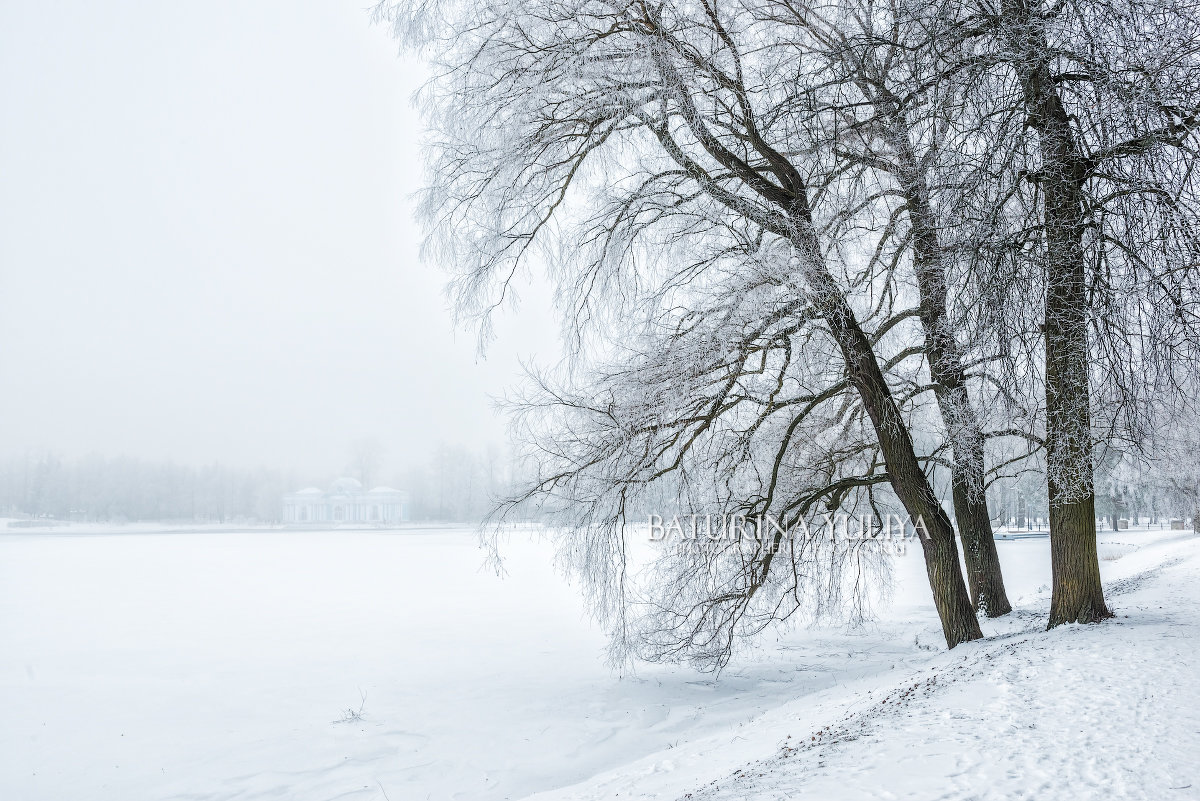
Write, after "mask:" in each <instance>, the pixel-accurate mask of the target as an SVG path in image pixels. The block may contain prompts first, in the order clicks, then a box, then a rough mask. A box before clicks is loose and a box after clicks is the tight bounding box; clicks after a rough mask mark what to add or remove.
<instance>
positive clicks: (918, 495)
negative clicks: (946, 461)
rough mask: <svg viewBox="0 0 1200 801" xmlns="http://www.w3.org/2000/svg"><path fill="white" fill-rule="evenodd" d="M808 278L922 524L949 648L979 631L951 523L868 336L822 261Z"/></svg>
mask: <svg viewBox="0 0 1200 801" xmlns="http://www.w3.org/2000/svg"><path fill="white" fill-rule="evenodd" d="M805 244H806V246H807V249H808V250H809V252H810V253H816V252H818V251H817V250H816V243H815V241H813V242H808V243H805ZM808 279H809V282H810V284H811V285H812V286H813V289H814V290H815V293H816V296H817V298H818V299H819V302H820V304H821V306H822V312H823V314H824V317H825V320H826V321H827V322H828V324H829V327H830V330H831V331H832V333H833V337H834V339H835V340H836V341H837V343H838V346H839V348H840V349H841V352H842V355H843V357H844V359H845V362H846V372H847V375H848V376H849V379H850V383H851V385H852V386H853V387H854V388H855V390H857V392H858V394H859V396H860V397H861V398H862V402H863V406H864V408H865V409H866V410H867V414H868V415H869V416H870V418H871V423H872V425H873V427H874V429H875V435H876V437H877V438H878V440H879V449H880V452H881V453H882V455H883V460H884V464H885V465H886V466H887V471H888V475H889V476H890V478H891V484H892V487H893V489H894V490H895V492H896V495H897V497H899V498H900V502H901V503H902V504H904V509H905V511H907V512H908V515H909V517H910V518H911V519H912V521H913V523H914V525H919V526H920V528H922V529H924V531H923V532H922V531H919V534H922V535H923V536H921V547H922V550H923V551H924V555H925V572H926V574H927V575H928V578H929V587H930V589H931V590H932V591H933V601H934V605H935V606H936V607H937V611H938V616H939V617H940V618H941V621H942V633H943V634H944V635H945V637H946V645H947V646H948V647H950V648H953V647H954V646H956V645H958V644H959V643H963V642H967V641H968V640H975V639H979V638H980V637H982V636H983V633H982V632H981V631H980V629H979V619H978V618H977V617H976V616H975V608H974V607H973V606H972V604H971V598H970V596H969V595H968V594H967V587H966V583H965V582H964V581H963V575H962V569H961V567H960V566H959V562H958V544H957V542H956V540H955V537H954V527H953V526H952V525H951V523H950V518H949V516H947V514H946V511H945V510H944V509H942V505H941V503H939V502H938V499H937V496H936V494H935V493H934V491H933V487H932V486H931V485H930V483H929V479H928V477H927V476H926V475H925V471H924V470H923V469H922V467H921V463H920V461H919V460H918V459H917V455H916V449H915V448H914V446H913V441H912V436H911V435H910V434H909V431H908V426H907V425H906V424H905V422H904V419H903V416H902V415H901V414H900V409H899V407H897V406H896V401H895V399H894V398H893V397H892V392H891V389H890V388H889V387H888V385H887V381H886V380H885V378H884V376H883V371H882V370H881V369H880V367H879V362H878V360H877V359H876V358H875V352H874V350H873V349H872V348H871V342H870V340H869V339H868V338H867V335H866V334H865V333H864V332H863V330H862V327H861V326H860V325H859V323H858V319H857V318H856V317H855V316H854V312H853V310H851V308H850V306H849V304H848V303H847V302H846V298H845V296H844V295H843V294H842V293H841V291H840V290H839V289H838V287H837V286H836V285H835V283H834V280H833V277H832V275H830V273H829V272H828V271H827V270H825V269H824V268H823V267H822V268H815V269H813V270H811V271H810V275H809V276H808Z"/></svg>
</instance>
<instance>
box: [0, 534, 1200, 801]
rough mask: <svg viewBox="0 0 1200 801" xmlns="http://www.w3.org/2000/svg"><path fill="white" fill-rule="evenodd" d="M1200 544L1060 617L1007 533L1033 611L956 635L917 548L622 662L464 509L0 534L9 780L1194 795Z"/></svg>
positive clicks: (156, 787)
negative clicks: (743, 647)
mask: <svg viewBox="0 0 1200 801" xmlns="http://www.w3.org/2000/svg"><path fill="white" fill-rule="evenodd" d="M1197 547H1198V541H1197V540H1196V539H1195V538H1193V537H1192V535H1191V534H1190V533H1188V534H1186V535H1184V536H1179V535H1178V533H1173V532H1169V531H1166V532H1164V531H1158V530H1155V531H1130V532H1121V533H1120V534H1111V533H1110V534H1105V535H1104V538H1103V542H1102V545H1101V558H1102V560H1103V561H1102V563H1101V565H1102V571H1103V572H1104V575H1105V578H1106V581H1107V582H1108V585H1109V596H1110V599H1111V601H1112V603H1113V605H1114V606H1115V608H1116V610H1117V612H1118V615H1119V617H1118V618H1117V619H1116V620H1114V621H1112V622H1111V623H1106V624H1104V625H1101V626H1096V627H1085V628H1082V627H1074V628H1066V629H1059V630H1056V631H1053V632H1043V631H1041V627H1042V625H1043V624H1044V619H1045V618H1044V616H1045V613H1046V609H1047V606H1048V596H1047V591H1048V587H1047V585H1048V583H1049V578H1050V575H1049V558H1048V557H1049V553H1048V551H1049V549H1048V543H1047V541H1046V540H1045V539H1040V540H1039V539H1029V540H1013V541H1005V542H1002V543H1000V545H999V549H1000V555H1001V559H1002V561H1003V564H1004V569H1005V577H1006V581H1007V584H1008V587H1009V592H1010V597H1012V598H1013V599H1014V601H1015V602H1016V603H1017V604H1018V606H1019V609H1020V611H1019V612H1018V613H1016V614H1014V615H1011V616H1008V617H1006V618H1004V619H1002V620H1000V621H987V622H986V623H985V630H986V631H987V633H988V634H989V637H990V639H988V640H986V641H984V642H980V643H974V644H970V645H967V646H963V647H960V648H956V649H955V650H954V651H952V652H946V651H945V650H944V645H943V643H942V640H941V635H940V631H939V627H938V623H937V618H936V615H935V614H934V610H933V608H932V604H931V603H930V600H929V591H928V587H927V586H926V585H925V578H924V568H923V566H922V564H921V559H920V555H919V553H913V554H910V555H909V556H907V557H905V558H903V559H900V560H898V561H897V564H896V573H897V583H898V589H897V592H896V595H895V597H894V599H893V602H892V603H891V605H890V606H889V607H888V608H886V609H882V610H881V617H880V619H879V621H878V622H876V623H874V624H872V625H870V626H866V627H863V628H861V629H857V630H850V631H844V630H839V629H804V628H800V629H796V630H793V631H790V632H780V633H778V634H777V635H773V636H770V637H768V638H766V639H765V641H764V642H763V643H762V645H761V647H760V648H759V649H758V650H757V651H755V652H752V653H747V654H743V655H741V656H739V657H738V659H737V660H735V662H734V663H733V664H732V665H731V666H730V668H729V669H728V670H727V671H726V672H725V673H724V674H722V676H720V677H719V678H714V677H712V676H710V675H707V674H700V673H696V672H695V671H693V670H689V669H686V668H683V667H679V666H669V665H659V666H643V667H640V668H639V669H638V671H637V672H636V674H633V675H626V676H623V677H622V676H619V675H616V674H614V673H612V672H611V671H610V670H609V669H608V668H607V667H606V666H605V664H604V662H603V654H602V647H603V637H602V636H601V635H600V633H599V632H597V631H596V630H595V629H594V628H593V627H591V626H589V624H588V622H587V620H586V618H585V617H584V616H583V613H582V609H581V606H580V603H579V599H578V596H577V593H576V592H575V591H574V590H573V589H572V588H571V587H570V586H568V585H566V584H565V583H564V582H563V581H561V580H560V579H559V578H557V577H556V576H554V574H553V573H552V571H551V570H550V567H549V557H550V554H549V553H548V551H547V549H546V548H545V547H544V546H543V545H541V544H539V543H536V542H529V541H526V540H523V539H522V538H520V537H516V536H514V538H513V540H512V542H511V543H510V546H509V547H508V549H507V550H508V553H509V555H510V557H511V558H510V561H509V571H510V572H509V575H508V576H507V577H506V578H504V579H499V578H497V577H496V576H494V575H491V574H489V573H487V572H481V571H480V569H479V567H480V563H481V556H480V554H479V552H478V551H477V550H476V549H475V538H474V536H473V535H472V534H471V533H470V532H465V531H459V532H449V531H441V532H410V533H373V532H361V531H350V532H344V531H343V532H309V531H304V532H284V531H276V532H270V531H254V532H220V533H169V534H151V533H136V534H134V533H123V534H104V533H99V532H95V533H88V534H74V533H61V534H50V535H46V534H42V533H33V532H29V533H12V534H8V533H6V534H4V535H3V536H0V801H8V799H19V801H42V800H43V799H44V800H45V801H61V799H85V800H86V801H107V799H113V800H114V801H117V800H119V801H162V800H163V799H190V800H194V799H208V800H209V801H218V800H220V799H227V800H230V801H232V800H233V799H236V800H237V801H261V800H265V799H281V798H286V799H289V800H295V801H318V800H322V801H323V800H324V799H332V798H346V799H361V801H383V800H384V799H390V800H391V801H411V800H412V799H417V800H418V801H420V799H468V800H469V801H502V800H503V799H519V798H524V797H526V796H530V795H532V794H536V793H542V795H541V796H535V797H538V798H540V799H541V800H542V801H549V799H587V800H588V801H594V800H595V799H610V798H613V799H618V800H619V801H623V800H624V799H628V798H658V799H676V798H684V797H686V796H687V794H688V793H691V794H692V797H693V798H708V797H711V798H727V799H731V798H754V797H756V796H757V797H762V798H784V797H786V798H794V797H812V798H815V799H822V801H825V799H841V798H847V799H855V798H906V797H907V798H913V799H926V798H939V797H947V798H962V799H967V798H997V799H999V798H1008V797H1018V798H1019V797H1027V798H1035V797H1036V798H1038V799H1039V800H1040V799H1046V798H1049V799H1055V798H1066V797H1070V798H1081V797H1082V798H1086V797H1089V793H1091V794H1092V795H1094V796H1098V797H1105V798H1108V797H1112V798H1122V797H1133V798H1137V797H1147V798H1167V799H1174V798H1185V799H1186V798H1190V797H1192V796H1190V795H1189V794H1195V793H1196V788H1198V787H1200V781H1197V782H1195V784H1194V786H1193V787H1192V788H1187V789H1171V788H1176V787H1183V786H1184V785H1187V784H1189V783H1192V780H1193V778H1194V776H1193V774H1194V772H1195V765H1196V756H1195V754H1196V753H1197V751H1198V750H1200V736H1198V735H1197V720H1196V714H1197V713H1196V709H1197V706H1200V704H1197V700H1200V699H1197V698H1196V696H1195V692H1194V690H1193V682H1192V673H1193V671H1194V669H1195V665H1196V664H1197V659H1196V657H1197V655H1198V654H1197V653H1196V649H1197V642H1198V641H1200V638H1198V636H1197V635H1198V634H1200V632H1197V630H1196V627H1197V621H1198V620H1200V609H1197V606H1198V605H1200V581H1198V580H1197V579H1198V578H1200V576H1198V575H1197V572H1198V570H1200V568H1198V566H1197V565H1198V557H1197ZM1160 607H1161V609H1160ZM360 694H365V697H366V700H365V702H363V701H362V700H361V695H360ZM360 704H362V706H363V714H362V716H361V718H357V719H355V718H354V716H353V715H349V716H348V715H347V714H346V712H347V710H348V709H353V710H357V709H358V707H359V706H360ZM347 718H348V719H347ZM335 721H336V722H335ZM813 738H816V739H813ZM739 771H740V772H739ZM1068 785H1070V786H1071V791H1070V793H1064V791H1063V789H1062V788H1064V787H1066V786H1068ZM1102 787H1103V788H1105V790H1106V791H1107V792H1109V793H1110V795H1102V794H1101V791H1100V790H1099V789H1097V788H1102ZM562 788H566V789H562ZM1089 788H1091V789H1089ZM1197 797H1200V796H1197Z"/></svg>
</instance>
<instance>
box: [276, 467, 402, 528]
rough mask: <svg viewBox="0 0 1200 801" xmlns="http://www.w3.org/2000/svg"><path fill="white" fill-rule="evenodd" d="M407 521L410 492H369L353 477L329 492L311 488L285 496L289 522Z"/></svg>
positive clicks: (378, 489)
mask: <svg viewBox="0 0 1200 801" xmlns="http://www.w3.org/2000/svg"><path fill="white" fill-rule="evenodd" d="M407 521H408V493H407V492H404V491H403V490H395V489H392V488H390V487H376V488H375V489H373V490H369V491H366V490H363V486H362V484H360V483H359V482H358V481H357V480H356V479H353V478H339V479H338V480H337V481H335V482H333V485H332V486H330V488H329V489H328V490H320V489H317V488H316V487H309V488H308V489H302V490H300V491H299V492H289V493H288V494H287V495H284V496H283V522H285V523H360V524H367V525H370V524H375V525H394V524H396V523H404V522H407Z"/></svg>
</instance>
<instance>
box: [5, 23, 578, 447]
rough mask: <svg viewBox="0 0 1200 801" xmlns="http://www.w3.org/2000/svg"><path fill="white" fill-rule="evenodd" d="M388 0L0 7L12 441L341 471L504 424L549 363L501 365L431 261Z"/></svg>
mask: <svg viewBox="0 0 1200 801" xmlns="http://www.w3.org/2000/svg"><path fill="white" fill-rule="evenodd" d="M366 5H368V4H367V3H361V2H358V3H356V2H348V1H343V0H335V1H334V2H285V1H284V0H269V1H256V2H230V1H228V0H227V1H226V2H211V1H209V0H205V1H204V2H200V1H199V0H189V1H188V2H172V3H135V2H104V3H94V2H81V1H76V2H67V3H54V4H45V3H5V4H3V5H2V6H0V114H2V115H3V117H2V119H0V375H2V376H3V377H4V381H5V389H6V391H5V392H4V393H0V455H12V454H19V453H24V452H29V451H42V450H52V451H55V452H58V453H61V454H63V455H66V456H74V455H80V454H84V453H88V452H93V451H95V452H100V453H105V454H110V455H117V454H125V455H130V456H137V457H142V458H149V459H168V458H170V459H174V460H176V461H180V462H190V463H198V462H209V461H222V462H226V463H231V464H235V465H246V466H251V465H256V464H267V465H271V466H279V467H285V468H295V469H299V470H321V471H324V470H336V469H338V468H339V467H340V466H341V465H342V464H343V463H344V462H345V460H346V458H347V451H348V449H349V447H350V443H351V442H353V441H354V440H357V439H360V438H363V437H375V438H377V439H378V440H379V441H380V442H381V443H382V444H383V446H384V449H385V452H386V456H387V463H388V465H389V466H391V467H396V468H398V467H401V466H404V465H407V464H410V463H412V462H413V461H419V460H422V459H424V458H425V457H426V456H427V455H428V453H429V452H430V451H431V450H432V449H433V448H434V447H435V445H436V444H437V443H438V442H439V441H443V440H444V441H446V442H448V443H450V444H466V445H474V444H476V443H481V442H482V441H500V440H501V439H502V437H503V424H502V421H501V420H500V418H498V417H497V415H495V414H494V413H493V411H492V408H491V403H490V401H489V398H488V396H489V394H490V395H497V394H501V393H502V392H503V390H504V388H505V387H506V386H508V385H510V384H511V383H512V381H513V379H514V377H515V376H516V374H517V371H518V358H519V357H525V358H528V357H535V358H538V359H540V360H545V358H546V357H547V356H550V357H552V356H553V354H552V353H551V351H552V350H553V348H554V345H553V336H552V334H553V325H552V324H551V323H550V322H549V321H548V320H547V319H546V316H545V315H544V314H540V313H538V312H539V310H540V309H541V308H543V307H544V303H545V298H544V297H542V296H540V294H539V293H540V291H541V290H539V289H537V288H530V289H528V290H527V291H526V292H525V293H524V294H525V297H524V301H525V302H524V304H523V306H522V313H521V314H519V315H514V314H509V315H508V316H507V317H506V318H504V319H502V320H500V321H499V326H498V329H499V334H500V340H499V343H498V346H497V347H495V348H493V349H491V350H489V353H488V358H487V360H486V361H478V360H477V358H476V348H475V340H474V337H473V335H472V334H470V333H467V332H461V331H460V332H458V333H457V334H455V332H454V331H453V330H452V326H451V322H450V317H449V314H448V312H447V310H446V302H445V299H444V297H443V295H442V289H441V288H442V284H443V280H444V277H443V275H442V274H441V273H440V272H438V271H436V270H435V269H433V268H432V267H430V266H423V265H421V264H420V263H419V261H418V250H419V245H420V235H419V232H418V230H417V228H416V226H415V225H414V223H413V221H412V206H413V203H414V197H413V196H414V194H415V192H416V191H417V189H418V188H419V186H420V182H421V164H422V158H421V155H420V152H419V145H420V140H421V137H422V131H421V123H420V119H419V116H418V114H417V113H416V111H415V110H414V109H413V108H412V105H411V102H410V98H411V95H412V93H413V91H414V90H415V89H416V87H417V86H418V85H419V82H420V80H421V75H422V73H421V70H420V68H419V67H418V66H417V65H416V64H415V63H413V62H411V61H405V60H401V59H399V58H398V57H397V55H396V47H395V45H394V43H393V42H392V41H391V40H390V39H389V37H388V35H387V33H386V31H384V30H383V29H381V28H378V27H373V26H371V25H370V23H369V15H368V12H367V11H366V10H365V8H364V7H365V6H366Z"/></svg>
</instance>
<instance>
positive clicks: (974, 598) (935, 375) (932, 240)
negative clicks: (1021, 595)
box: [896, 130, 1012, 617]
mask: <svg viewBox="0 0 1200 801" xmlns="http://www.w3.org/2000/svg"><path fill="white" fill-rule="evenodd" d="M896 138H897V141H896V149H897V155H898V157H899V161H900V165H899V166H900V170H901V173H902V174H901V175H900V176H898V177H899V178H900V183H901V185H902V191H903V192H904V195H905V200H906V201H907V203H908V217H909V221H910V225H911V227H912V239H913V250H914V260H913V261H914V266H915V272H916V278H917V289H918V292H919V294H920V309H919V311H920V317H921V324H922V325H923V326H924V329H925V350H926V355H927V356H928V359H929V374H930V378H931V379H932V380H933V384H934V387H935V390H934V392H935V395H936V397H937V403H938V409H939V411H940V412H941V415H942V421H943V423H944V425H945V426H946V431H947V433H948V436H949V438H950V443H951V446H952V447H953V448H954V467H953V468H952V471H951V476H950V480H951V487H952V490H953V496H954V516H955V518H956V519H957V520H958V531H959V535H960V536H961V537H962V543H963V552H964V554H963V555H964V558H965V561H966V565H967V579H968V582H969V585H970V589H971V603H972V605H973V606H974V607H975V608H976V609H982V610H983V611H984V612H985V613H986V614H987V615H988V617H998V616H999V615H1006V614H1008V613H1009V612H1011V611H1012V604H1010V603H1009V601H1008V594H1007V593H1006V592H1005V590H1004V576H1003V573H1002V572H1001V569H1000V556H999V554H998V553H997V552H996V540H995V539H994V538H993V537H992V520H991V515H989V514H988V508H987V495H986V493H985V492H984V488H985V486H986V484H985V468H984V436H983V427H982V426H981V425H980V423H979V416H978V414H976V412H975V409H974V407H973V406H972V405H971V400H970V397H969V396H968V395H967V374H966V370H965V369H964V368H963V362H962V355H961V351H960V348H959V345H958V341H957V339H956V338H955V336H954V331H953V329H952V327H951V325H950V320H949V317H948V314H947V312H946V302H947V286H946V270H945V266H944V264H943V262H942V249H941V244H940V242H939V239H938V232H937V223H936V218H935V216H934V212H933V207H932V205H931V204H930V202H929V191H928V187H927V185H926V182H925V177H924V175H923V174H922V173H921V172H920V170H919V167H918V166H917V160H916V156H915V154H914V153H913V152H912V150H911V146H910V144H909V142H908V137H907V132H906V131H904V130H899V131H897V132H896Z"/></svg>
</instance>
